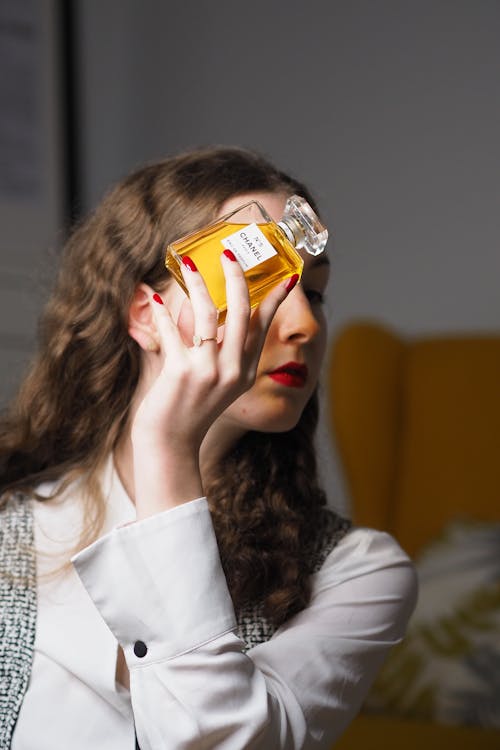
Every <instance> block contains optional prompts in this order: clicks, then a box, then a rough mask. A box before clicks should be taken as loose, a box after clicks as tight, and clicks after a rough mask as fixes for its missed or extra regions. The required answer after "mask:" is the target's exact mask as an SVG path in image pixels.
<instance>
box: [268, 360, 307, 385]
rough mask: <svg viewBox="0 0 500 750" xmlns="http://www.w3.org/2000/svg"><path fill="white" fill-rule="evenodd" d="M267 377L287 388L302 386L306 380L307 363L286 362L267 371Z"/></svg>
mask: <svg viewBox="0 0 500 750" xmlns="http://www.w3.org/2000/svg"><path fill="white" fill-rule="evenodd" d="M268 375H269V377H270V378H272V379H273V380H275V381H276V382H277V383H280V384H281V385H286V386H288V388H303V387H304V386H305V384H306V382H307V376H308V369H307V365H303V364H301V363H300V362H287V363H286V364H284V365H281V366H280V367H277V368H276V369H275V370H272V371H271V372H269V373H268Z"/></svg>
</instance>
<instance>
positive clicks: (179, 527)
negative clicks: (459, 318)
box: [72, 498, 236, 667]
mask: <svg viewBox="0 0 500 750" xmlns="http://www.w3.org/2000/svg"><path fill="white" fill-rule="evenodd" d="M72 563H73V565H74V567H75V569H76V572H77V573H78V575H79V577H80V579H81V581H82V583H83V585H84V586H85V588H86V590H87V592H88V593H89V595H90V597H91V599H92V600H93V602H94V604H95V606H96V607H97V609H98V610H99V612H100V614H101V616H102V617H103V619H104V620H105V622H106V624H107V625H108V627H109V628H110V630H111V631H112V632H113V634H114V635H115V637H116V638H117V640H118V641H119V643H120V644H121V645H122V647H123V650H124V652H125V656H126V659H127V663H128V665H129V667H134V666H139V665H141V666H143V665H145V664H146V663H151V662H152V661H158V660H164V659H170V658H173V657H175V656H177V655H179V654H181V653H185V652H187V651H191V650H194V649H195V648H196V647H197V646H199V645H201V644H203V643H206V642H208V641H211V640H213V639H215V638H217V637H218V636H220V635H221V634H222V633H225V632H227V631H228V630H233V629H234V628H235V625H236V623H235V617H234V610H233V605H232V602H231V597H230V595H229V591H228V588H227V584H226V579H225V576H224V573H223V570H222V566H221V562H220V557H219V550H218V547H217V541H216V538H215V533H214V530H213V526H212V519H211V516H210V511H209V509H208V504H207V501H206V499H205V498H199V499H197V500H193V501H191V502H189V503H185V504H184V505H181V506H178V507H176V508H173V509H171V510H168V511H165V512H163V513H159V514H157V515H155V516H151V517H150V518H146V519H144V520H143V521H139V522H137V523H134V524H131V525H129V526H124V527H122V528H119V529H115V530H113V531H112V532H111V533H109V534H107V535H105V536H103V537H102V538H101V539H99V540H98V541H96V542H94V543H93V544H92V545H90V546H89V547H87V548H86V549H84V550H82V551H81V552H79V553H78V554H77V555H75V556H74V557H73V558H72Z"/></svg>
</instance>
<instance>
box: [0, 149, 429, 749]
mask: <svg viewBox="0 0 500 750" xmlns="http://www.w3.org/2000/svg"><path fill="white" fill-rule="evenodd" d="M293 193H297V194H300V195H302V196H303V197H305V198H306V199H307V200H308V201H309V202H312V199H311V196H310V195H309V193H308V191H307V190H306V189H305V187H304V186H303V185H301V184H300V183H298V182H296V181H295V180H293V179H291V178H290V177H288V176H287V175H285V174H283V173H282V172H280V171H278V170H277V169H275V168H274V167H273V166H272V165H270V164H269V163H268V162H267V161H265V160H263V159H262V158H261V157H259V156H256V155H254V154H251V153H249V152H246V151H243V150H240V149H227V148H214V149H206V150H199V151H193V152H191V153H187V154H184V155H181V156H179V157H176V158H173V159H169V160H166V161H164V162H162V163H159V164H155V165H152V166H149V167H146V168H144V169H141V170H139V171H137V172H135V173H134V174H132V175H131V176H130V177H129V178H127V179H125V180H124V181H123V182H122V183H121V184H119V185H118V186H117V187H116V188H115V189H114V190H113V191H112V192H111V193H110V194H109V195H108V196H107V198H105V200H104V201H103V203H102V204H101V206H100V207H99V208H98V209H97V210H96V212H95V214H94V215H93V216H91V217H90V218H89V219H88V220H87V221H86V222H84V223H83V224H82V225H81V226H80V227H79V228H78V229H77V230H76V231H75V233H74V234H73V236H72V238H71V239H70V240H69V243H68V245H67V247H66V249H65V252H64V255H63V259H62V266H61V271H60V274H59V277H58V280H57V284H56V288H55V291H54V292H53V295H52V297H51V299H50V301H49V303H48V306H47V309H46V311H45V315H44V317H43V320H42V325H41V333H40V336H41V338H40V349H39V354H38V357H37V359H36V361H35V363H34V365H33V367H32V369H31V371H30V373H29V374H28V376H27V378H26V380H25V382H24V383H23V385H22V387H21V390H20V393H19V395H18V397H17V400H16V401H15V403H14V404H13V406H12V409H11V410H10V412H9V414H8V416H6V417H5V419H4V420H3V422H2V425H1V433H0V446H1V456H2V458H1V468H2V470H1V475H2V489H3V506H4V510H3V516H4V518H3V520H2V528H3V541H2V544H1V550H2V560H1V562H2V568H3V570H2V572H3V574H4V575H3V576H2V580H3V583H2V586H3V589H2V596H3V600H4V601H8V604H9V606H8V607H7V608H6V609H5V612H7V614H4V615H3V632H2V648H3V650H4V658H3V661H2V663H3V665H4V667H3V669H4V674H3V675H0V676H1V677H3V680H1V681H0V684H1V685H3V688H0V692H1V698H2V701H3V704H2V710H1V715H2V733H3V734H2V737H1V739H2V742H3V744H0V747H11V748H13V750H28V748H29V749H30V750H32V748H34V747H36V748H37V750H45V748H47V750H48V749H49V748H50V749H51V750H54V748H59V747H61V748H62V747H72V748H73V750H80V748H81V749H82V750H83V748H85V749H87V748H89V747H94V748H98V747H102V748H106V750H113V749H114V748H116V749H117V750H118V748H119V750H123V748H127V747H128V748H133V747H134V743H135V742H136V741H138V744H139V746H140V747H141V748H142V750H149V749H150V748H151V749H152V748H169V749H170V748H176V749H177V748H227V749H228V750H229V749H230V748H231V749H236V748H245V747H252V748H262V749H269V748H312V747H318V748H328V747H329V746H330V745H331V743H332V741H333V740H334V739H335V737H337V736H338V735H339V734H340V733H341V732H342V730H343V729H344V728H345V726H346V725H347V723H348V722H349V720H350V719H351V718H352V717H353V716H354V714H355V713H356V712H357V710H358V708H359V706H360V704H361V702H362V700H363V697H364V696H365V694H366V692H367V690H368V688H369V685H370V684H371V682H372V680H373V678H374V676H375V674H376V671H377V669H378V667H379V666H380V664H381V663H382V661H383V659H384V657H385V655H386V653H387V650H388V648H389V647H390V646H391V645H392V644H394V643H395V642H397V641H398V640H399V639H400V638H401V636H402V634H403V631H404V628H405V624H406V621H407V618H408V616H409V614H410V612H411V610H412V607H413V605H414V599H415V581H414V575H413V571H412V568H411V565H410V563H409V561H408V558H407V557H406V556H405V555H404V553H403V552H402V551H401V550H400V548H399V547H398V546H397V544H396V543H395V542H394V541H393V540H392V539H391V538H390V537H388V536H387V535H385V534H381V533H378V532H374V531H370V530H366V529H350V526H349V524H348V523H347V522H346V521H345V520H343V519H341V518H338V517H337V516H336V515H335V514H333V513H331V512H330V511H328V510H327V509H326V507H325V497H324V493H323V492H322V490H321V489H320V487H319V485H318V481H317V477H316V465H315V457H314V451H313V448H312V438H313V433H314V429H315V425H316V419H317V409H318V407H317V382H318V376H319V370H320V365H321V360H322V357H323V353H324V349H325V342H326V325H325V316H324V313H323V311H322V300H323V293H324V290H325V286H326V283H327V280H328V263H327V261H326V255H323V256H318V257H317V258H314V257H312V256H308V257H306V258H304V260H305V269H304V273H303V276H302V279H301V283H300V284H297V285H295V282H296V281H297V279H296V278H290V279H288V280H287V281H285V282H282V283H281V284H279V285H278V286H277V287H275V289H274V290H273V291H272V292H271V293H270V294H269V295H268V296H267V297H266V299H265V300H264V301H263V302H262V303H261V305H260V306H259V307H258V308H257V309H256V310H255V311H254V313H253V314H251V315H250V311H249V303H248V292H247V288H246V283H245V280H244V277H243V273H242V271H241V269H240V267H239V264H238V263H237V262H235V261H234V256H231V253H230V252H229V253H228V252H226V253H225V254H224V253H223V254H222V255H221V263H222V265H223V269H224V273H225V275H226V283H227V295H228V315H227V319H226V323H225V326H224V328H223V329H218V328H217V318H216V314H215V311H214V308H213V306H212V304H211V300H210V298H209V295H208V293H207V291H206V288H205V285H204V282H203V279H202V277H201V275H200V274H199V272H198V271H197V269H196V266H195V265H194V264H193V263H192V262H189V261H187V262H186V264H185V266H184V268H183V275H184V279H185V283H186V286H187V288H188V291H189V300H188V299H187V298H186V296H185V295H184V293H183V292H182V291H181V289H180V287H179V286H178V285H177V284H176V283H175V282H174V281H173V280H170V279H168V278H167V275H166V271H165V268H164V263H163V261H164V251H165V246H166V245H167V244H168V243H169V242H171V241H173V240H174V239H177V238H178V237H179V236H181V235H183V234H185V233H186V232H188V231H191V230H193V229H194V228H196V227H198V226H201V225H203V224H204V223H206V222H208V221H209V220H212V219H213V218H214V217H216V216H220V215H223V214H225V213H227V212H228V211H229V210H231V209H232V208H235V207H237V206H239V205H241V204H243V203H244V202H245V200H248V199H251V198H256V199H258V200H259V201H260V202H261V203H262V204H263V205H264V207H265V208H266V209H267V211H268V212H269V213H270V214H271V216H273V218H275V219H276V220H278V219H279V218H280V217H281V215H282V212H283V208H284V204H285V201H286V198H287V196H289V195H290V194H293ZM195 334H196V335H197V336H199V337H200V338H201V339H203V341H202V344H201V346H193V336H194V335H195ZM291 371H293V377H291V376H290V373H291ZM297 373H299V375H297ZM287 374H288V375H287ZM205 498H208V501H207V500H206V499H205ZM75 552H77V554H76V555H75V556H74V557H73V565H71V564H70V563H69V562H68V561H69V558H70V556H71V554H72V553H75ZM35 569H36V575H37V584H36V586H35ZM6 572H8V573H10V575H5V573H6ZM12 573H14V575H12ZM35 590H36V593H37V598H36V597H35ZM35 620H36V628H35ZM35 630H36V634H35ZM135 733H136V736H137V740H136V739H135Z"/></svg>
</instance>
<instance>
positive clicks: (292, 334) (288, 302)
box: [275, 284, 321, 343]
mask: <svg viewBox="0 0 500 750" xmlns="http://www.w3.org/2000/svg"><path fill="white" fill-rule="evenodd" d="M276 319H277V320H276ZM275 321H276V322H277V323H278V325H279V336H280V338H281V339H282V340H283V341H285V340H290V339H294V340H297V341H299V342H300V343H307V342H308V341H311V340H312V339H313V338H314V337H315V336H317V334H318V333H319V331H320V330H321V326H320V323H319V321H318V320H317V318H316V316H315V315H314V313H313V310H312V308H311V305H310V303H309V300H308V299H307V297H306V294H305V292H304V289H303V288H302V286H301V284H298V285H297V286H296V287H295V288H294V289H292V291H291V292H290V294H289V295H288V297H287V298H286V299H285V300H284V301H283V302H282V303H281V305H280V306H279V308H278V312H277V313H276V316H275Z"/></svg>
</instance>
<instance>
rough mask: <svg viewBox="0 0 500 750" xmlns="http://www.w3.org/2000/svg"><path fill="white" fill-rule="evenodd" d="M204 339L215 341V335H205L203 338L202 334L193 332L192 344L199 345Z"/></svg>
mask: <svg viewBox="0 0 500 750" xmlns="http://www.w3.org/2000/svg"><path fill="white" fill-rule="evenodd" d="M204 341H215V342H216V341H217V336H207V337H206V338H203V337H202V336H198V334H196V333H195V335H194V336H193V346H201V345H202V344H203V342H204Z"/></svg>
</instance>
